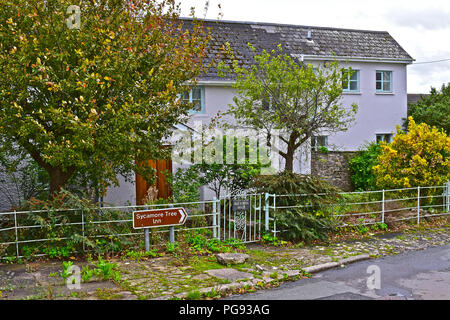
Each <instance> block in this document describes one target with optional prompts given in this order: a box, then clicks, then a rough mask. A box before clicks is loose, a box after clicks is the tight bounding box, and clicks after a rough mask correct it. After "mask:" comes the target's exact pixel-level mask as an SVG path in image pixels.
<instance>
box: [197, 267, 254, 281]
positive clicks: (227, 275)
mask: <svg viewBox="0 0 450 320" xmlns="http://www.w3.org/2000/svg"><path fill="white" fill-rule="evenodd" d="M205 272H206V273H207V274H209V275H210V276H213V277H216V278H220V279H227V280H230V281H232V282H233V281H236V280H239V279H253V275H252V274H251V273H248V272H243V271H238V270H235V269H233V268H225V269H212V270H206V271H205Z"/></svg>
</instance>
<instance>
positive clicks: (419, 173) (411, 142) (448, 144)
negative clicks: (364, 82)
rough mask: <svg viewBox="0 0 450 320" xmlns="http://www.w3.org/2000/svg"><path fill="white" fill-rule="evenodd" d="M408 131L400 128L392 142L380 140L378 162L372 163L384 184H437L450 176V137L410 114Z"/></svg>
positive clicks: (397, 185)
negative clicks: (417, 121) (414, 118)
mask: <svg viewBox="0 0 450 320" xmlns="http://www.w3.org/2000/svg"><path fill="white" fill-rule="evenodd" d="M408 129H409V131H408V133H405V132H402V131H401V130H400V128H397V135H395V136H394V139H393V141H392V142H391V143H390V144H387V143H385V142H381V149H382V153H381V155H380V156H379V157H378V161H379V164H378V165H376V166H374V167H373V170H374V173H375V176H376V179H377V185H378V186H379V187H381V188H409V187H417V186H437V185H441V184H443V183H444V182H446V181H448V179H450V137H448V136H447V135H446V134H445V132H444V131H442V130H441V131H440V130H438V129H437V128H436V127H430V126H429V125H427V124H426V123H421V124H416V122H415V121H414V120H413V118H412V117H409V123H408Z"/></svg>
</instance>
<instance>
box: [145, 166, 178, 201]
mask: <svg viewBox="0 0 450 320" xmlns="http://www.w3.org/2000/svg"><path fill="white" fill-rule="evenodd" d="M147 164H148V165H149V166H151V167H152V168H154V169H155V170H156V182H155V183H154V184H153V185H149V184H148V183H147V181H145V179H144V178H143V177H142V176H140V175H139V174H136V204H137V205H143V204H145V201H146V200H148V199H149V198H152V199H153V200H156V199H168V198H169V197H170V196H172V190H171V189H170V185H169V183H168V181H167V177H166V175H165V174H164V173H163V172H165V171H167V172H169V173H172V160H171V159H163V160H148V162H147Z"/></svg>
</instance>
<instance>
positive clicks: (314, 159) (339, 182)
mask: <svg viewBox="0 0 450 320" xmlns="http://www.w3.org/2000/svg"><path fill="white" fill-rule="evenodd" d="M355 154H356V152H352V151H329V152H328V153H323V152H320V151H311V175H314V176H318V177H321V178H323V179H324V180H326V181H328V182H329V183H330V184H332V185H334V186H336V187H338V188H340V189H342V190H343V191H352V189H353V186H352V182H351V180H350V171H349V168H348V161H349V160H350V159H351V158H352V157H353V156H354V155H355Z"/></svg>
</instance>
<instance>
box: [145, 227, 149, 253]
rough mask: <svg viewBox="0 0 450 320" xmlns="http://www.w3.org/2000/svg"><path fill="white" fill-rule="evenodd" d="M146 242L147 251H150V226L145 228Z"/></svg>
mask: <svg viewBox="0 0 450 320" xmlns="http://www.w3.org/2000/svg"><path fill="white" fill-rule="evenodd" d="M144 237H145V239H144V242H145V251H146V252H148V251H150V236H149V228H145V229H144Z"/></svg>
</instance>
